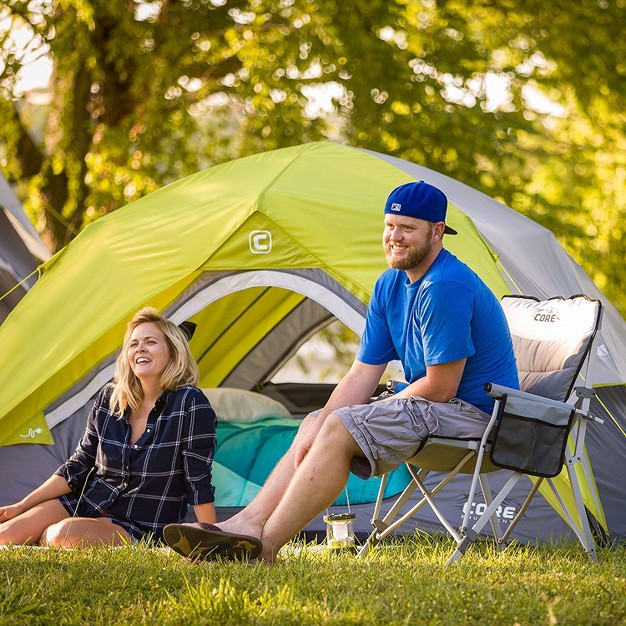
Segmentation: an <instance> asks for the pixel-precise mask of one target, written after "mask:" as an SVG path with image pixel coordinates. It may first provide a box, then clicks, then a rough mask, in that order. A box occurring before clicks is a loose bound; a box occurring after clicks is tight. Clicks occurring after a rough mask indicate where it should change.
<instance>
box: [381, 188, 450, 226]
mask: <svg viewBox="0 0 626 626" xmlns="http://www.w3.org/2000/svg"><path fill="white" fill-rule="evenodd" d="M447 208H448V198H446V194H444V193H443V191H441V190H440V189H437V187H433V186H432V185H429V184H428V183H425V182H424V181H423V180H420V181H419V183H415V182H412V183H405V184H404V185H400V186H399V187H396V188H395V189H394V190H393V191H392V192H391V193H390V194H389V197H388V198H387V202H386V203H385V213H391V214H392V215H407V216H409V217H416V218H417V219H420V220H426V221H427V222H443V223H444V224H445V223H446V210H447ZM443 232H444V233H447V234H448V235H457V234H458V233H457V232H456V230H454V229H453V228H450V227H449V226H448V225H446V228H445V230H444V231H443Z"/></svg>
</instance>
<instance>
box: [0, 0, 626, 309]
mask: <svg viewBox="0 0 626 626" xmlns="http://www.w3.org/2000/svg"><path fill="white" fill-rule="evenodd" d="M2 11H3V13H2V14H0V15H3V18H0V19H3V22H2V23H3V24H7V27H6V29H5V31H6V33H5V37H4V39H3V41H2V46H1V50H2V53H1V54H2V57H0V59H2V60H3V61H4V68H3V70H2V74H1V75H0V89H1V90H2V92H3V100H2V101H1V103H0V120H1V121H0V144H1V145H2V146H3V148H4V154H5V156H4V158H3V159H2V161H1V166H2V169H3V171H4V172H5V174H6V175H7V176H8V177H9V178H11V179H12V180H14V181H18V180H19V181H20V184H21V195H22V199H23V200H24V201H25V204H26V206H27V207H28V208H29V209H30V210H31V212H32V214H33V215H34V216H36V219H37V221H38V223H39V224H41V225H42V230H43V231H44V233H45V235H46V237H47V239H48V241H49V243H50V244H51V246H52V247H53V249H58V248H59V247H60V246H62V245H65V244H66V243H67V242H68V241H69V240H70V239H71V238H72V237H73V236H74V235H75V234H76V232H78V231H79V230H80V229H81V228H83V227H84V226H85V225H86V224H87V223H89V222H90V221H92V220H94V219H96V218H97V217H99V216H100V215H102V214H104V213H107V212H110V211H113V210H115V209H116V208H118V207H120V206H122V205H124V204H126V203H127V202H129V201H131V200H133V199H136V198H137V197H139V196H141V195H144V194H146V193H148V192H150V191H152V190H153V189H155V188H157V187H159V186H162V185H164V184H166V183H168V182H170V181H172V180H175V179H178V178H180V177H182V176H184V175H186V174H189V173H192V172H194V171H197V170H198V169H199V168H203V167H206V166H208V165H211V164H214V163H218V162H221V161H225V160H228V159H231V158H235V157H238V156H242V155H245V154H250V153H253V152H259V151H262V150H270V149H274V148H279V147H284V146H288V145H294V144H298V143H303V142H307V141H313V140H318V139H322V138H329V139H333V140H339V141H341V142H343V143H348V144H353V145H358V146H360V147H364V148H370V149H373V150H378V151H381V152H385V153H389V154H393V155H395V156H399V157H402V158H406V159H409V160H412V161H415V162H417V163H420V164H423V165H426V166H427V167H431V168H433V169H435V170H438V171H441V172H443V173H446V174H448V175H450V176H453V177H455V178H457V179H458V180H461V181H463V182H465V183H468V184H470V185H472V186H474V187H477V188H479V189H481V190H483V191H485V192H486V193H488V194H489V195H491V196H493V197H496V198H497V199H500V200H502V201H504V202H505V203H507V204H509V205H510V206H512V207H513V208H516V209H518V210H520V211H522V212H524V213H526V214H527V215H529V216H530V217H532V218H533V219H536V220H537V221H539V222H540V223H542V224H544V225H545V226H547V227H548V228H550V229H551V230H553V231H554V232H555V234H556V235H557V236H558V237H559V239H560V240H561V242H562V243H563V244H564V245H565V247H566V248H567V249H568V251H570V253H572V254H573V256H574V257H575V258H576V259H577V260H578V261H579V262H580V263H581V264H582V265H584V266H585V267H586V269H587V270H588V271H589V272H590V273H591V274H592V276H593V277H594V279H595V280H596V282H597V283H598V285H599V286H600V287H601V288H603V289H604V290H605V292H606V293H607V295H608V296H609V297H610V298H611V299H612V300H613V301H614V302H615V303H616V305H617V306H618V307H619V308H620V309H621V310H622V312H626V296H625V295H622V294H621V293H620V290H619V288H618V285H619V280H618V276H619V273H620V272H621V265H622V263H623V258H624V251H625V246H626V243H625V242H624V239H623V238H622V236H621V233H622V231H623V219H624V218H623V216H624V211H625V210H626V200H625V198H626V195H625V194H624V185H625V178H626V169H625V167H624V162H623V161H624V158H625V157H624V156H623V155H624V154H625V151H624V149H623V147H624V140H625V137H624V131H623V128H624V119H623V118H624V113H623V112H624V111H625V110H626V107H625V106H624V105H625V102H624V97H625V96H624V94H625V93H626V92H625V90H624V75H625V74H626V65H624V61H623V59H624V58H626V55H625V54H624V53H625V50H624V48H625V47H626V44H625V43H624V42H623V37H622V36H621V33H622V31H623V29H624V25H625V21H626V20H625V17H624V12H623V0H600V1H599V2H597V3H594V4H590V3H579V5H575V4H574V5H572V4H571V3H569V2H565V0H555V1H554V2H552V3H550V4H546V3H544V2H539V1H538V0H525V1H524V2H521V0H502V1H498V2H495V1H489V0H482V1H478V2H477V1H475V0H472V1H470V0H440V1H439V2H435V0H421V1H418V0H384V1H383V0H369V1H368V2H363V3H356V2H355V3H353V5H350V6H346V3H340V2H337V1H336V0H335V1H333V0H247V1H246V0H162V1H160V2H157V1H146V2H138V3H136V2H131V1H130V0H127V1H126V2H111V1H110V0H108V1H104V0H28V1H27V0H7V1H6V2H5V4H4V8H3V9H2ZM581 24H584V25H585V27H584V28H582V29H581V27H580V25H581ZM18 27H19V28H22V29H27V30H28V32H30V33H31V34H32V43H31V44H30V48H29V49H30V50H31V51H33V50H34V51H36V50H39V49H42V48H41V47H42V46H44V48H43V50H44V51H45V52H46V53H47V54H49V55H50V57H51V58H52V59H53V61H54V75H53V79H52V90H51V91H52V101H51V102H50V104H49V105H48V106H47V109H46V114H45V121H44V123H43V126H42V130H41V132H40V135H37V134H33V129H34V128H35V124H34V123H33V121H32V119H31V118H29V115H31V114H32V108H31V109H29V107H28V106H26V104H25V101H24V98H23V97H21V96H20V94H19V93H17V92H16V77H17V76H18V75H19V70H20V66H21V64H22V63H23V60H22V59H21V58H20V51H19V50H16V49H15V46H14V44H13V43H12V42H13V41H14V40H15V38H14V35H15V33H16V29H17V28H18ZM12 36H13V39H12V38H11V37H12ZM0 67H2V65H1V62H0ZM494 84H495V85H500V89H494V88H493V85H494ZM36 112H37V111H36ZM9 155H10V156H9Z"/></svg>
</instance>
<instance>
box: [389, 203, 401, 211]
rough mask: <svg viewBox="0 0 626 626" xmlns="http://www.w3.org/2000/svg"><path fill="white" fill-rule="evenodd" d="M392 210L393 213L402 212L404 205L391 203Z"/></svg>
mask: <svg viewBox="0 0 626 626" xmlns="http://www.w3.org/2000/svg"><path fill="white" fill-rule="evenodd" d="M390 208H391V210H392V211H401V210H402V205H401V204H400V203H398V202H392V203H391V207H390Z"/></svg>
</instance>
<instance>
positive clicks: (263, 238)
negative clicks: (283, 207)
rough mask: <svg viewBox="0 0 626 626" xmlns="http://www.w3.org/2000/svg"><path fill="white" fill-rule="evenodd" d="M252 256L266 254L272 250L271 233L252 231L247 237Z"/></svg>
mask: <svg viewBox="0 0 626 626" xmlns="http://www.w3.org/2000/svg"><path fill="white" fill-rule="evenodd" d="M248 245H249V246H250V252H252V254H267V253H268V252H270V251H271V250H272V233H270V231H269V230H253V231H252V232H251V233H250V236H249V237H248Z"/></svg>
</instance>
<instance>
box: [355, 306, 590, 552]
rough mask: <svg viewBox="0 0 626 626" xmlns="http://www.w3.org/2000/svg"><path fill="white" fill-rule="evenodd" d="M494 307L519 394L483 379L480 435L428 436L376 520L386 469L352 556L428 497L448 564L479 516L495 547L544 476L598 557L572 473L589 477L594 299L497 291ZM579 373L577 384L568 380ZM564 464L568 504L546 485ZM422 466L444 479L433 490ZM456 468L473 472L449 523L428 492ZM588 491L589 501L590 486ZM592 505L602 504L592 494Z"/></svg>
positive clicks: (478, 526)
mask: <svg viewBox="0 0 626 626" xmlns="http://www.w3.org/2000/svg"><path fill="white" fill-rule="evenodd" d="M502 306H503V309H504V312H505V315H506V317H507V320H508V323H509V328H510V330H511V335H512V338H513V347H514V351H515V356H516V360H517V368H518V373H519V378H520V386H521V389H522V391H517V390H514V389H509V388H506V387H502V386H499V385H495V384H492V383H486V385H485V390H486V391H487V393H489V395H490V396H492V397H493V398H494V399H495V406H494V409H493V413H492V416H491V419H490V421H489V424H488V426H487V428H486V430H485V434H484V435H483V437H482V439H471V440H461V439H453V438H443V437H431V438H429V439H428V440H427V441H426V443H425V444H424V445H423V447H422V449H421V450H420V451H418V453H417V454H416V455H415V456H414V457H412V458H411V459H409V460H408V461H407V462H406V467H407V469H408V470H409V473H410V474H411V476H412V480H411V482H410V483H409V485H408V486H407V488H406V489H405V490H404V492H403V493H402V494H400V496H399V497H398V498H397V500H396V501H395V502H394V503H393V505H392V506H391V508H390V509H389V511H388V513H387V514H386V515H385V516H384V517H383V518H382V519H381V517H380V516H381V508H382V500H383V493H384V491H385V485H386V481H387V476H386V475H385V476H383V478H382V481H381V485H380V489H379V493H378V499H377V501H376V504H375V508H374V515H373V519H372V525H373V527H374V530H373V532H372V533H371V535H370V536H369V538H368V539H367V541H366V542H365V544H364V545H363V547H362V548H361V550H360V553H359V556H364V555H366V554H367V553H368V552H369V550H370V548H371V547H372V546H373V545H375V544H376V543H378V542H379V541H380V540H382V539H384V538H385V537H387V536H388V535H390V534H391V533H393V532H394V531H395V530H396V529H398V528H399V527H400V526H401V525H402V524H403V523H405V522H406V521H408V520H409V519H410V518H411V517H412V516H413V515H414V514H415V513H416V512H417V511H418V510H419V509H421V508H422V507H423V506H424V505H426V504H428V505H429V506H430V508H431V509H432V511H433V512H434V514H435V515H436V516H437V518H438V519H439V521H440V522H441V524H442V525H443V527H444V528H445V529H446V530H447V531H448V533H450V535H451V536H452V537H453V538H454V539H455V541H456V543H457V548H456V550H455V551H454V553H453V555H452V556H451V557H450V559H449V560H448V563H451V562H453V561H457V560H458V559H460V558H461V556H462V555H463V554H465V552H466V550H467V548H468V546H469V545H471V543H472V542H474V541H475V540H476V539H477V537H478V535H479V533H480V531H481V530H482V529H483V528H484V526H485V525H486V524H487V522H490V523H491V528H492V531H493V535H494V538H495V539H496V541H497V546H498V549H502V548H503V547H504V545H505V542H506V541H507V539H508V537H509V536H510V534H511V532H512V530H513V528H514V527H515V525H516V524H517V523H518V521H519V520H520V519H521V518H522V516H523V515H524V512H525V511H526V509H527V508H528V505H529V504H530V502H531V500H532V499H533V497H534V496H535V494H536V492H537V490H538V489H539V487H540V485H541V484H542V483H544V482H545V483H547V485H548V487H549V491H548V493H550V492H551V493H552V495H553V497H552V498H551V499H550V500H551V503H552V506H553V507H554V508H555V509H556V510H557V511H558V512H559V513H560V514H561V516H562V517H563V519H564V520H565V521H566V522H567V524H568V525H569V526H570V528H571V529H572V530H573V532H574V533H575V535H576V536H577V538H578V539H579V541H580V542H581V544H582V546H583V547H584V549H585V551H586V552H587V554H588V555H589V558H590V559H591V560H592V561H596V560H597V556H596V552H595V546H594V541H593V537H592V534H591V530H590V525H589V520H588V518H587V513H586V510H585V504H584V502H583V496H582V492H581V487H580V484H579V479H582V480H583V481H587V482H588V483H589V484H591V485H594V484H595V483H594V481H593V478H592V475H591V468H590V466H589V462H588V459H587V457H586V454H585V451H584V443H585V433H586V427H587V423H588V422H589V421H595V422H598V423H602V420H600V419H598V418H596V417H594V416H592V415H591V414H590V413H589V412H588V408H589V402H590V399H591V397H592V396H593V391H592V389H591V374H592V368H593V361H594V356H595V350H594V349H593V341H594V338H595V335H596V331H597V330H598V329H599V328H600V324H601V312H602V305H601V303H600V301H598V300H592V299H589V298H587V297H586V296H584V295H578V296H572V297H571V298H567V299H564V298H551V299H549V300H545V301H539V300H537V299H536V298H531V297H524V296H505V297H504V298H503V300H502ZM579 376H580V377H581V379H582V381H583V386H581V387H575V383H576V380H577V378H578V377H579ZM570 398H572V399H573V401H572V400H570ZM568 400H570V401H569V402H568ZM564 464H565V466H566V468H567V476H568V478H569V487H568V488H571V492H572V494H571V495H572V497H573V502H574V505H573V506H572V505H571V503H570V506H569V507H568V506H567V505H566V503H565V501H564V499H563V497H562V494H561V491H562V490H563V486H562V485H561V491H560V490H558V489H557V487H556V486H555V482H554V479H555V477H556V476H558V475H559V474H560V473H561V471H562V469H563V465H564ZM502 468H506V469H509V470H512V473H511V476H510V478H509V479H508V481H506V483H505V484H504V486H503V487H502V488H501V489H500V491H499V492H498V493H497V494H495V496H492V492H491V490H490V486H489V482H488V480H487V475H488V474H489V473H491V472H495V471H499V470H501V469H502ZM577 468H578V471H577ZM430 472H444V473H445V476H444V477H443V479H442V480H440V482H438V484H437V485H436V486H435V487H431V488H430V489H427V488H426V486H425V484H424V479H425V477H426V476H427V475H428V474H429V473H430ZM563 473H565V472H563ZM458 474H471V475H472V479H471V487H470V490H469V494H468V496H467V500H466V503H465V506H464V514H463V519H462V521H461V525H460V528H459V529H458V530H456V528H455V527H454V526H453V525H452V524H451V523H450V522H449V521H448V520H447V519H446V517H445V516H444V515H443V513H442V512H441V510H440V507H438V506H437V502H436V497H435V496H436V495H437V493H439V492H440V491H441V490H442V489H443V488H445V487H446V485H447V484H448V483H449V482H450V481H451V480H452V479H453V478H454V477H455V476H457V475H458ZM524 475H527V476H528V477H529V478H531V482H532V483H533V484H532V487H531V489H530V493H529V494H528V497H527V498H526V500H525V502H524V503H523V505H522V507H521V509H520V510H519V512H518V513H517V515H516V516H515V518H514V519H513V520H511V522H510V524H509V526H508V528H507V529H506V532H503V531H502V527H501V525H500V520H499V518H498V515H497V513H498V507H501V506H502V503H503V502H504V499H505V498H506V497H507V495H508V494H509V493H510V492H511V490H512V489H513V487H514V486H515V485H516V484H517V482H518V481H519V480H520V478H521V477H522V476H524ZM478 485H480V488H481V490H482V494H483V498H484V502H485V507H486V508H485V510H484V511H483V512H482V514H480V515H479V517H478V519H477V521H475V522H474V523H473V524H472V525H471V526H470V509H471V508H472V507H471V505H472V503H473V501H474V496H475V494H476V491H477V487H478ZM416 489H419V490H420V491H421V493H422V496H423V497H422V499H421V500H420V501H419V502H418V503H417V504H415V505H414V506H413V507H411V509H410V510H409V511H407V512H406V513H404V514H402V510H403V508H404V506H405V505H406V503H407V501H408V500H409V498H410V497H411V495H412V494H413V493H414V492H415V490H416ZM591 491H592V496H593V497H595V498H597V493H596V492H595V489H593V490H591ZM595 505H596V508H597V509H598V510H601V507H600V504H599V502H598V501H596V502H595ZM399 515H400V517H398V516H399ZM396 518H397V519H396Z"/></svg>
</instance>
